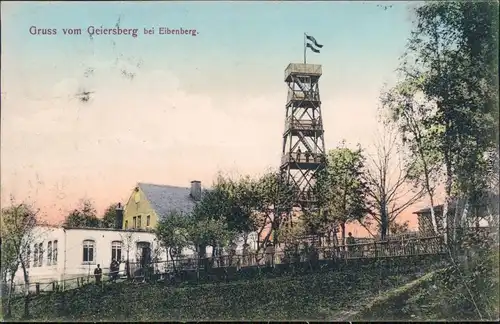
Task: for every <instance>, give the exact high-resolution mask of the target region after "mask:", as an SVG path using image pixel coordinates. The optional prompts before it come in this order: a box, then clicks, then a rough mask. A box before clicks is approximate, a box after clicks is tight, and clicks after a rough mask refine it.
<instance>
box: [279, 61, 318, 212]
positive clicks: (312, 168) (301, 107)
mask: <svg viewBox="0 0 500 324" xmlns="http://www.w3.org/2000/svg"><path fill="white" fill-rule="evenodd" d="M321 74H322V69H321V65H317V64H295V63H290V64H289V65H288V67H287V68H286V69H285V82H286V83H287V85H288V96H287V102H286V105H285V111H286V113H285V131H284V133H283V151H282V158H281V166H280V171H281V174H282V177H284V179H286V180H287V181H288V182H289V183H291V184H293V185H294V186H295V187H296V190H297V193H298V195H297V197H298V198H297V201H296V204H297V205H298V206H299V207H301V208H302V209H306V208H307V209H309V208H316V207H318V205H317V201H318V199H317V198H316V197H314V194H313V188H314V184H315V178H316V175H317V173H318V172H319V171H320V170H322V169H323V168H325V166H326V155H325V140H324V128H323V119H322V115H321V97H320V93H319V84H318V82H319V78H320V77H321Z"/></svg>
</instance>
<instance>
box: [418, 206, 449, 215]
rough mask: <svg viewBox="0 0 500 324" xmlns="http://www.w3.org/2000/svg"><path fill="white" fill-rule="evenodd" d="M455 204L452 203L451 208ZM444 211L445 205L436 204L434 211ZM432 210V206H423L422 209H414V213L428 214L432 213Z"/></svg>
mask: <svg viewBox="0 0 500 324" xmlns="http://www.w3.org/2000/svg"><path fill="white" fill-rule="evenodd" d="M454 207H455V206H452V205H450V207H449V208H450V209H453V208H454ZM442 211H443V205H437V206H434V212H437V213H440V212H442ZM430 212H431V208H430V207H426V208H422V209H419V210H417V211H414V212H413V214H417V215H419V214H427V213H430Z"/></svg>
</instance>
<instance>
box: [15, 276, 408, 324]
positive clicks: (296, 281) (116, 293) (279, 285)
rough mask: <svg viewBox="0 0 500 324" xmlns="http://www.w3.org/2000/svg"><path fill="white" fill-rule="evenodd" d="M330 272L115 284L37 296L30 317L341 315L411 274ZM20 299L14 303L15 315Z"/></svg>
mask: <svg viewBox="0 0 500 324" xmlns="http://www.w3.org/2000/svg"><path fill="white" fill-rule="evenodd" d="M416 277H417V275H407V276H389V277H386V278H384V280H383V284H382V282H381V279H380V278H379V277H378V276H377V275H376V274H367V273H350V272H334V271H329V272H326V273H315V274H308V275H303V276H300V277H299V276H297V277H292V276H285V277H280V278H274V279H267V278H261V279H254V280H252V281H237V282H232V283H220V284H205V285H199V286H193V287H184V288H182V287H180V288H171V287H168V286H165V285H164V284H160V283H156V284H133V283H128V282H126V283H119V284H114V285H110V286H105V287H104V290H101V288H100V287H97V286H94V285H89V286H86V287H84V288H81V289H78V290H73V291H67V292H64V293H52V294H50V295H45V296H38V297H36V298H34V299H33V300H32V302H31V307H30V309H31V315H32V319H33V320H35V321H49V320H53V321H68V320H80V321H81V320H85V321H100V320H115V321H148V320H151V321H154V320H234V321H236V320H291V319H295V320H299V319H303V320H342V319H344V318H346V317H347V316H348V315H349V314H350V313H351V312H354V311H355V310H359V309H360V308H361V307H362V306H363V305H366V303H367V302H368V301H369V300H371V299H373V298H374V296H378V295H379V294H380V293H381V292H384V291H387V290H388V289H391V288H393V287H397V286H400V285H402V284H405V283H407V282H409V281H411V280H414V279H416ZM22 307H23V304H22V300H18V301H15V302H14V304H13V314H14V317H15V319H20V314H22V309H23V308H22Z"/></svg>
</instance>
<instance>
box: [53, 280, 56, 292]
mask: <svg viewBox="0 0 500 324" xmlns="http://www.w3.org/2000/svg"><path fill="white" fill-rule="evenodd" d="M52 291H56V282H55V281H52Z"/></svg>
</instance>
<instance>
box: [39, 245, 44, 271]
mask: <svg viewBox="0 0 500 324" xmlns="http://www.w3.org/2000/svg"><path fill="white" fill-rule="evenodd" d="M42 265H43V243H40V244H38V266H39V267H41V266H42Z"/></svg>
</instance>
